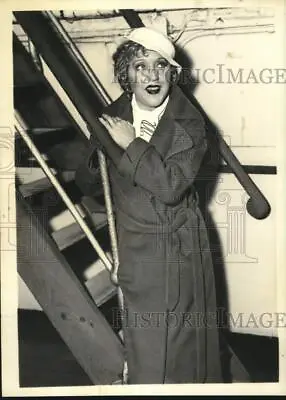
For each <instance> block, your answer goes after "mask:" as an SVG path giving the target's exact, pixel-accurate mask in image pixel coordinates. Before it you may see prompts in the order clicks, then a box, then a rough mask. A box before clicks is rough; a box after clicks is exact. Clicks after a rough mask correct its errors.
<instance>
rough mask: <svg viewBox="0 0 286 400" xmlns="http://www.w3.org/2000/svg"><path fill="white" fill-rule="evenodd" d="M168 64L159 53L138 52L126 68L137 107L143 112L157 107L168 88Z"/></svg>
mask: <svg viewBox="0 0 286 400" xmlns="http://www.w3.org/2000/svg"><path fill="white" fill-rule="evenodd" d="M170 70H171V67H170V64H169V62H168V61H167V60H166V59H165V58H163V57H162V56H161V55H160V54H159V53H157V52H156V51H154V50H147V51H146V53H144V54H143V53H142V52H139V53H138V55H137V56H136V57H134V58H133V59H132V60H131V62H130V65H129V68H128V79H129V82H130V86H131V90H132V92H133V93H134V95H135V98H136V101H137V103H138V105H139V106H140V107H141V108H142V109H144V110H153V109H154V108H156V107H159V106H160V105H161V104H162V103H163V101H164V100H165V99H166V97H167V95H168V92H169V88H170Z"/></svg>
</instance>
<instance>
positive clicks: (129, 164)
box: [118, 119, 207, 205]
mask: <svg viewBox="0 0 286 400" xmlns="http://www.w3.org/2000/svg"><path fill="white" fill-rule="evenodd" d="M188 130H190V132H192V135H191V136H190V137H191V140H188V141H187V144H186V145H185V146H183V147H181V150H180V151H177V152H173V153H171V155H170V156H169V157H167V158H166V159H165V160H163V159H162V157H161V155H160V154H159V153H158V152H157V151H156V149H155V147H154V146H152V145H151V144H150V143H147V142H145V141H144V140H143V139H141V138H136V139H135V140H134V141H133V142H132V143H131V144H130V145H129V146H128V148H127V149H126V151H125V153H124V156H123V157H122V159H121V161H120V164H119V165H118V169H119V171H120V173H121V174H122V175H124V176H128V177H129V178H130V179H131V180H132V182H133V184H134V185H139V186H141V187H142V188H144V189H146V190H148V191H149V192H151V193H152V194H153V195H154V196H155V197H158V198H159V199H160V201H162V202H163V203H165V204H169V205H173V204H176V203H178V202H179V201H180V199H181V197H182V195H183V194H184V193H185V191H186V190H187V189H188V188H189V187H190V186H191V185H192V184H193V182H194V180H195V178H196V176H197V173H198V171H199V168H200V165H201V162H202V159H203V156H204V154H205V151H206V149H207V141H206V135H205V125H204V122H203V121H202V120H199V119H195V120H191V121H188Z"/></svg>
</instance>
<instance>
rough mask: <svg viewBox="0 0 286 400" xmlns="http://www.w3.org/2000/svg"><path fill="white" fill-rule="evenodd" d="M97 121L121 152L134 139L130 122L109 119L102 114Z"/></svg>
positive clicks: (115, 118) (114, 118) (133, 130)
mask: <svg viewBox="0 0 286 400" xmlns="http://www.w3.org/2000/svg"><path fill="white" fill-rule="evenodd" d="M99 121H100V122H101V123H102V125H104V126H105V128H106V129H107V130H108V132H109V134H110V136H111V137H112V139H113V140H114V141H115V142H116V143H117V144H118V146H120V147H121V148H122V149H123V150H126V149H127V147H128V146H129V144H130V143H131V142H132V141H133V140H134V139H135V129H134V127H133V125H132V124H130V122H128V121H125V120H123V119H121V118H119V117H110V116H109V115H106V114H102V116H101V117H100V118H99Z"/></svg>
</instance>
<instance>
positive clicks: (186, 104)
mask: <svg viewBox="0 0 286 400" xmlns="http://www.w3.org/2000/svg"><path fill="white" fill-rule="evenodd" d="M107 113H108V114H110V115H111V116H118V117H120V118H122V119H125V120H126V121H129V122H130V123H133V115H132V107H131V101H130V100H129V98H128V96H127V95H126V93H123V94H122V95H121V96H120V97H119V98H118V99H117V100H115V101H114V102H113V103H112V104H111V105H109V106H108V108H107ZM200 118H201V117H200V114H199V112H198V111H197V109H196V108H195V107H194V106H193V105H192V103H191V102H190V101H189V100H188V99H187V97H186V96H185V95H184V94H183V92H182V90H181V89H180V88H179V87H178V86H177V85H174V86H173V87H172V91H171V93H170V99H169V102H168V104H167V107H166V109H165V112H164V114H163V116H162V118H161V119H160V121H159V124H158V126H157V128H156V130H155V132H154V134H153V136H152V138H151V140H150V144H153V145H154V146H156V149H157V150H158V151H159V152H160V154H161V155H162V156H163V157H164V156H165V155H166V154H167V152H168V150H169V149H170V147H171V144H172V141H173V139H174V138H173V135H174V133H175V132H176V123H179V124H180V125H181V126H182V127H183V128H184V127H185V126H186V124H188V121H190V120H192V119H200ZM186 145H187V144H186Z"/></svg>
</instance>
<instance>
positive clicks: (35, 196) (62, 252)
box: [13, 13, 123, 384]
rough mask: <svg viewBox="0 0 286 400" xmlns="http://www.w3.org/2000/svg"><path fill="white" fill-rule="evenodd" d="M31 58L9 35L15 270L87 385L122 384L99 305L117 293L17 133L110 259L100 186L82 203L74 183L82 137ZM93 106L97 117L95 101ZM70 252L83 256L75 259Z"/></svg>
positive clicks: (116, 344)
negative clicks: (14, 179) (82, 373)
mask: <svg viewBox="0 0 286 400" xmlns="http://www.w3.org/2000/svg"><path fill="white" fill-rule="evenodd" d="M39 14H40V13H39ZM35 54H36V53H34V54H33V52H32V51H31V49H27V48H26V47H25V46H24V45H23V43H21V41H20V40H19V38H18V37H17V35H16V34H15V33H14V34H13V56H14V109H15V114H16V123H15V126H16V134H15V167H16V199H17V221H18V228H17V237H18V251H17V253H18V272H19V274H20V276H21V278H22V279H23V280H24V282H25V283H26V285H27V286H28V287H29V289H30V290H31V292H32V293H33V295H34V296H35V298H36V299H37V301H38V302H39V304H40V305H41V307H42V309H43V310H44V311H45V313H46V314H47V315H48V317H49V319H50V321H51V322H52V323H53V325H54V326H55V328H56V329H57V330H58V332H59V333H60V335H61V337H62V339H63V340H64V341H65V343H66V344H67V345H68V347H69V348H70V350H71V351H72V353H73V354H74V356H75V358H76V359H77V361H78V362H79V364H80V365H81V366H82V368H83V369H84V370H85V372H86V373H87V375H88V376H89V378H90V379H91V381H92V382H93V383H97V384H112V383H114V382H117V381H118V380H120V378H121V374H122V365H123V347H122V343H121V340H120V338H119V336H118V335H117V333H118V332H117V331H118V327H117V330H116V328H115V329H113V328H112V327H111V326H110V324H109V323H108V322H107V321H106V319H105V318H104V315H103V314H102V313H101V311H100V310H99V307H100V306H102V305H104V304H105V303H106V302H107V301H108V300H110V299H111V298H113V297H114V296H116V293H117V288H116V286H115V285H114V284H113V283H112V281H111V279H110V272H109V271H108V270H107V269H106V268H105V266H104V263H103V262H102V261H101V259H100V257H99V255H98V254H97V252H96V251H95V250H94V249H93V248H92V246H91V244H90V242H89V240H88V239H87V237H86V234H85V233H84V231H83V230H82V227H81V226H80V225H79V223H78V222H76V221H75V219H74V217H73V215H72V213H71V211H70V210H69V208H67V206H66V204H65V202H64V201H63V199H62V197H61V196H60V194H59V193H58V191H57V190H56V188H55V187H54V185H53V183H52V182H51V180H50V179H49V178H48V177H47V176H46V175H45V173H44V172H43V170H42V168H40V166H39V163H38V161H37V159H36V157H35V154H33V152H32V151H31V149H30V148H29V146H28V145H27V143H26V141H25V140H24V138H23V136H22V135H21V133H22V132H23V131H24V132H25V133H26V134H27V136H28V137H29V138H30V139H31V141H32V143H33V144H34V146H35V147H36V149H37V150H38V152H39V154H40V156H41V158H42V160H43V162H44V163H45V164H46V166H47V167H48V168H49V170H50V172H51V174H52V175H53V176H54V177H55V178H56V180H57V181H58V183H59V185H60V186H61V187H62V189H63V191H64V193H65V195H66V197H67V198H68V199H69V200H70V202H72V203H73V204H74V205H75V208H76V210H77V212H78V213H79V215H80V217H82V220H83V224H85V225H86V227H87V228H88V229H89V230H90V231H91V232H92V235H94V240H97V239H98V242H100V243H99V244H100V246H101V249H102V252H103V253H104V254H106V257H107V258H108V259H110V258H111V257H110V246H111V244H110V239H109V235H108V221H107V215H106V206H105V201H104V196H103V187H102V183H101V180H100V177H99V181H98V187H96V188H95V190H94V193H93V196H92V197H87V196H84V195H83V194H82V193H81V191H80V189H79V188H78V187H77V185H76V184H75V180H74V179H75V171H76V169H77V167H78V166H79V164H80V162H81V161H82V160H83V153H84V151H85V149H86V147H87V144H88V138H87V136H86V134H85V132H83V130H82V129H81V127H80V126H79V125H78V123H77V122H76V121H75V120H74V118H73V117H72V115H71V113H70V112H69V110H68V109H67V108H66V106H65V105H64V103H63V102H62V100H61V99H60V97H59V96H58V94H57V92H56V91H55V90H54V88H53V87H52V85H51V84H50V82H49V80H48V79H47V77H46V76H45V75H44V73H43V68H42V65H41V59H40V57H37V54H36V57H35ZM97 107H98V108H97V111H98V112H99V113H100V112H101V109H102V107H103V104H102V102H100V100H98V102H97ZM96 238H97V239H96ZM76 249H79V251H81V252H83V253H84V254H82V255H79V256H78V257H75V254H76V253H77V250H76ZM87 254H88V256H87Z"/></svg>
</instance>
